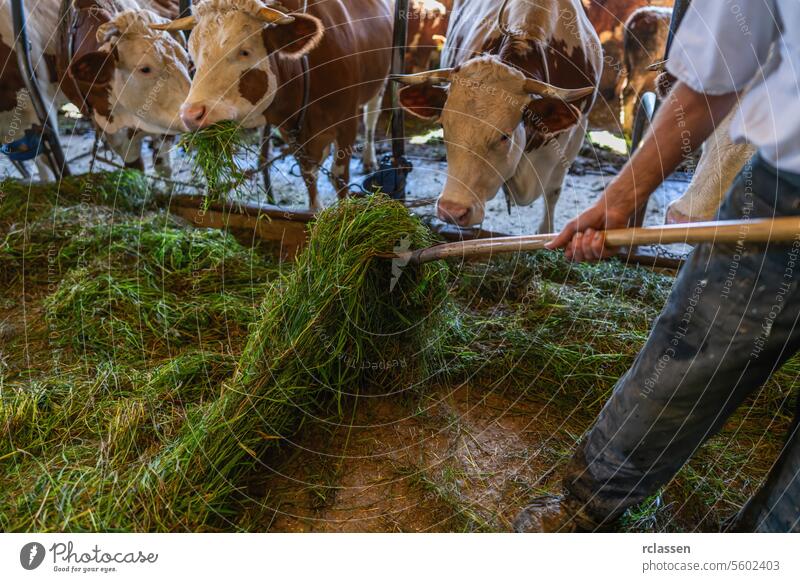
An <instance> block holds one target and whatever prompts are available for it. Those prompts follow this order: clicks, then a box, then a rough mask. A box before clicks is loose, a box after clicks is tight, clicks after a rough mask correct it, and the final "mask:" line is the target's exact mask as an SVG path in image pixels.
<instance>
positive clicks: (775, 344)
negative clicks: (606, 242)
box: [564, 156, 800, 532]
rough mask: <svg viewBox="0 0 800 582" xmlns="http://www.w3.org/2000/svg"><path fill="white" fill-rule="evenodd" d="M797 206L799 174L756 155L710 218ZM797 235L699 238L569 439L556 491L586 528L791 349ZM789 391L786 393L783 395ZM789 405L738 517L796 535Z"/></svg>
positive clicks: (796, 459)
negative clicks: (643, 336)
mask: <svg viewBox="0 0 800 582" xmlns="http://www.w3.org/2000/svg"><path fill="white" fill-rule="evenodd" d="M798 214H800V175H797V174H789V173H785V172H780V173H778V171H777V170H776V169H775V168H773V167H772V166H771V165H769V164H768V163H766V162H764V161H763V160H761V159H760V158H759V157H758V156H756V157H755V158H753V159H752V160H751V161H750V162H748V164H746V165H745V167H744V169H743V170H742V171H741V172H740V174H739V176H738V177H737V179H736V181H735V182H734V184H733V186H732V187H731V190H730V191H729V192H728V194H727V197H726V199H725V202H724V203H723V205H722V207H721V208H720V211H719V218H720V219H739V218H762V217H774V216H785V215H798ZM799 285H800V238H798V240H796V241H794V242H789V243H781V244H778V243H773V244H770V245H764V244H760V245H756V244H751V243H745V244H724V245H723V244H703V245H698V247H697V248H696V249H695V250H694V252H693V253H692V255H691V257H690V258H689V260H688V261H687V263H686V264H685V265H684V266H683V268H682V269H681V271H680V274H679V275H678V278H677V280H676V282H675V286H674V288H673V290H672V293H671V295H670V297H669V300H668V301H667V304H666V306H665V308H664V310H663V311H662V313H661V315H660V316H659V317H658V319H657V320H656V322H655V325H654V327H653V330H652V331H651V333H650V337H649V338H648V339H647V342H646V343H645V345H644V347H643V348H642V351H641V352H640V353H639V355H638V356H637V357H636V360H635V361H634V363H633V367H632V368H631V369H630V370H629V371H628V372H627V373H626V374H625V375H624V376H623V377H622V378H621V379H620V380H619V382H618V383H617V385H616V386H615V388H614V391H613V394H612V395H611V397H610V399H609V400H608V402H607V403H606V405H605V406H604V408H603V410H602V412H601V413H600V415H599V417H598V418H597V421H596V422H595V425H594V426H593V427H592V429H591V430H590V431H589V433H588V434H587V435H586V437H585V439H584V440H583V442H582V443H581V444H580V446H579V448H578V450H577V452H576V454H575V456H574V457H573V460H572V462H571V463H570V465H569V468H568V473H567V475H566V477H565V480H564V486H565V489H566V491H567V498H568V499H571V500H572V501H573V502H574V503H575V504H577V505H578V506H579V507H581V513H583V514H584V515H585V516H586V517H588V518H589V519H590V520H591V521H593V522H594V523H597V524H608V523H610V522H612V521H613V520H614V519H616V518H617V517H619V516H620V515H621V514H622V513H623V512H624V511H625V509H627V508H628V507H630V506H632V505H635V504H637V503H639V502H641V501H643V500H644V499H645V498H647V497H648V496H650V495H652V494H654V493H655V492H656V491H657V490H658V489H659V487H661V486H663V485H664V484H665V483H667V481H669V480H670V479H671V478H672V477H673V476H674V475H675V473H676V472H677V471H678V470H679V469H680V468H681V466H682V465H683V464H684V463H685V462H686V460H687V459H688V458H689V457H690V456H691V455H692V454H693V453H694V451H695V450H696V449H697V448H698V447H699V446H700V445H701V444H702V443H703V442H704V441H706V440H707V439H708V438H709V437H711V436H712V435H714V434H715V433H716V432H717V431H718V430H719V429H720V428H721V427H722V425H723V424H724V422H725V421H726V419H727V418H728V417H729V416H730V415H731V413H733V412H734V410H735V409H736V408H737V407H738V406H739V405H740V404H741V403H742V401H743V400H744V399H745V398H746V397H747V396H748V395H750V394H752V393H754V392H755V391H756V390H758V388H759V387H760V386H762V385H763V384H764V382H766V380H767V379H768V378H769V376H770V374H772V373H773V372H774V371H775V370H777V369H778V368H779V367H780V366H781V364H783V362H785V361H786V360H787V359H788V358H789V357H791V356H792V355H794V353H795V352H796V351H797V350H798V348H800V325H798V318H799V317H800V289H799V288H798V287H799ZM794 397H795V398H796V397H797V395H794ZM798 415H800V408H799V409H798V410H797V411H796V413H795V422H794V424H793V425H792V427H791V429H790V431H789V434H788V435H787V439H786V443H785V446H784V448H783V450H782V453H781V455H780V457H779V458H778V459H777V461H776V463H775V465H774V466H773V467H772V470H771V471H770V473H769V476H768V478H767V480H766V482H765V483H764V485H763V487H762V489H761V490H760V491H759V492H758V494H757V495H756V496H755V497H754V498H753V499H751V500H750V502H749V503H748V504H747V505H746V506H745V508H744V509H743V510H742V511H741V512H740V514H739V516H738V518H737V528H738V529H741V530H745V531H773V532H786V531H795V532H796V531H800V434H798V433H800V427H798Z"/></svg>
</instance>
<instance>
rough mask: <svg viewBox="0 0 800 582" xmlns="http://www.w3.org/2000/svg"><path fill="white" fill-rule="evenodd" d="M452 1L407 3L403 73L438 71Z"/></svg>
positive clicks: (411, 1)
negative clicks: (404, 65)
mask: <svg viewBox="0 0 800 582" xmlns="http://www.w3.org/2000/svg"><path fill="white" fill-rule="evenodd" d="M452 6H453V2H452V0H444V1H443V2H439V1H438V0H410V1H409V3H408V24H407V26H408V29H407V30H406V38H407V47H406V68H405V72H406V73H420V72H422V71H427V70H429V69H432V68H438V66H439V55H440V53H441V51H442V48H443V47H444V41H445V35H446V34H447V22H448V17H449V10H450V9H451V8H452Z"/></svg>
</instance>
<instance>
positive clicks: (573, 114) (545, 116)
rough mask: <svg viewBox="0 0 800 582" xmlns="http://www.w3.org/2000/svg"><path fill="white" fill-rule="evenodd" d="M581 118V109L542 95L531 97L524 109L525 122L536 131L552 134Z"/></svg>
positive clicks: (567, 127)
mask: <svg viewBox="0 0 800 582" xmlns="http://www.w3.org/2000/svg"><path fill="white" fill-rule="evenodd" d="M580 118H581V110H580V109H578V108H577V107H575V106H574V105H572V104H570V103H567V102H566V101H562V100H561V99H553V98H551V97H543V98H541V99H533V100H532V101H531V102H530V103H528V106H527V108H526V110H525V122H526V125H528V126H529V127H530V128H532V129H533V130H534V131H535V132H536V133H540V134H545V135H546V134H552V133H559V132H561V131H564V130H565V129H569V128H570V127H572V126H573V125H575V124H576V123H578V120H579V119H580Z"/></svg>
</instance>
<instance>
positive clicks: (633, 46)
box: [615, 6, 672, 136]
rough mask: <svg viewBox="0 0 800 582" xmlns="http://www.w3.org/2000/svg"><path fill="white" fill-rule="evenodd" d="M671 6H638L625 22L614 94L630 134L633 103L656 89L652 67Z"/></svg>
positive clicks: (662, 48) (624, 128) (666, 33)
mask: <svg viewBox="0 0 800 582" xmlns="http://www.w3.org/2000/svg"><path fill="white" fill-rule="evenodd" d="M671 18H672V9H671V8H663V7H659V6H652V7H650V6H648V7H645V8H639V9H637V10H634V12H633V13H632V14H631V15H630V16H629V17H628V19H627V20H626V21H625V30H624V33H623V47H624V53H623V66H622V71H621V72H620V75H619V77H618V80H617V89H616V91H615V93H616V95H617V96H618V97H619V99H620V100H621V103H622V131H623V133H624V134H625V135H626V136H630V135H631V133H632V131H633V120H634V116H635V114H636V105H637V104H638V102H639V98H640V97H641V95H643V94H644V93H646V92H648V91H655V88H656V87H655V83H656V77H657V76H658V71H654V70H653V68H652V66H651V65H653V63H655V62H656V61H660V60H661V59H662V58H663V56H664V51H665V49H666V45H667V37H668V36H669V23H670V20H671Z"/></svg>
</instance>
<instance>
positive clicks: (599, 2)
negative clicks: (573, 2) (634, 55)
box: [582, 0, 674, 104]
mask: <svg viewBox="0 0 800 582" xmlns="http://www.w3.org/2000/svg"><path fill="white" fill-rule="evenodd" d="M582 3H583V7H584V10H585V11H586V15H587V16H588V18H589V21H590V22H591V23H592V26H593V27H594V29H595V32H597V34H598V36H599V37H600V42H601V43H602V45H603V61H604V66H603V74H602V77H601V80H600V96H601V97H602V99H603V100H605V101H608V102H612V103H615V104H616V103H617V102H618V101H617V98H618V97H619V95H618V94H617V93H616V89H617V87H618V85H619V79H618V77H619V75H620V73H621V72H622V67H623V54H624V49H623V42H624V41H623V36H624V24H625V21H626V20H627V19H628V17H629V16H630V15H631V14H633V12H634V11H635V10H637V9H638V8H642V7H646V6H665V7H672V5H673V3H674V0H582ZM661 56H663V55H659V58H660V57H661Z"/></svg>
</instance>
